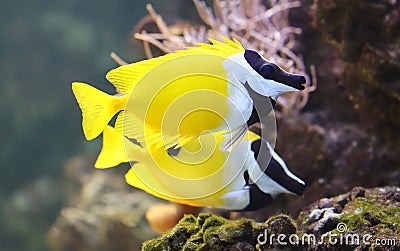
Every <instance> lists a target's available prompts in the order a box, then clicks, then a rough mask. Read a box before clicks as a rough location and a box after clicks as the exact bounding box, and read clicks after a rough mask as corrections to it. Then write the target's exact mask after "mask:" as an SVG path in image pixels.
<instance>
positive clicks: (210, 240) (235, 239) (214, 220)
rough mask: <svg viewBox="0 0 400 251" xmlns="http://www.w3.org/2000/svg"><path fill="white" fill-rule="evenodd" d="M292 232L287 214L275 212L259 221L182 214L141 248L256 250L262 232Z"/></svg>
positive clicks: (274, 244) (294, 230) (205, 214)
mask: <svg viewBox="0 0 400 251" xmlns="http://www.w3.org/2000/svg"><path fill="white" fill-rule="evenodd" d="M264 231H266V233H267V234H268V235H271V234H275V235H279V234H287V235H289V234H295V233H296V231H297V229H296V224H295V222H294V221H293V219H292V218H290V216H287V215H277V216H274V217H271V218H270V219H268V220H267V221H265V222H263V223H259V222H255V221H254V220H252V219H246V218H241V219H237V220H228V219H225V218H223V217H221V216H218V215H215V214H211V213H200V214H199V215H198V217H197V218H196V217H195V216H193V215H185V216H184V217H183V218H182V219H181V220H180V221H179V223H178V224H177V225H176V226H175V227H173V228H172V229H171V230H169V231H168V232H166V233H165V234H163V235H162V236H160V237H158V238H155V239H152V240H148V241H146V242H144V243H143V247H142V250H144V251H146V250H187V251H189V250H256V249H258V250H260V249H262V248H267V247H271V246H278V244H276V243H272V244H271V245H270V246H260V245H259V244H258V243H257V239H258V236H259V235H260V234H264Z"/></svg>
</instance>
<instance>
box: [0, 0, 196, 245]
mask: <svg viewBox="0 0 400 251" xmlns="http://www.w3.org/2000/svg"><path fill="white" fill-rule="evenodd" d="M147 2H149V3H152V4H153V6H154V7H155V8H156V10H158V11H159V12H162V13H163V14H166V15H164V17H165V18H166V19H167V20H174V19H175V18H178V17H177V16H174V15H175V14H176V13H186V15H188V12H187V11H183V10H184V9H185V8H187V7H186V6H187V5H189V6H192V5H193V4H192V2H191V1H185V3H184V1H182V0H180V1H163V0H158V1H156V0H154V1H143V0H135V1H133V0H113V1H111V0H109V1H96V0H85V1H78V0H69V1H60V0H51V1H50V0H36V1H21V0H17V1H7V2H4V3H2V7H1V8H0V27H1V29H0V30H1V35H0V36H1V38H0V50H1V56H0V66H1V77H2V78H1V92H0V102H1V105H0V109H1V114H0V115H1V134H0V137H1V145H0V147H1V150H0V163H1V176H0V187H1V193H0V250H7V251H11V250H30V251H33V250H46V246H45V234H46V232H47V231H48V229H49V227H50V226H51V224H52V223H53V222H54V220H55V219H56V217H57V215H58V213H59V210H60V209H61V207H62V206H63V205H64V203H65V202H64V201H63V199H64V198H63V196H62V195H63V191H60V189H61V188H60V187H58V186H57V183H58V180H59V179H60V178H61V175H62V168H63V166H64V164H65V162H66V161H67V160H68V159H69V158H71V157H72V156H74V155H76V154H78V153H84V154H93V155H94V156H95V154H97V152H98V151H99V149H100V142H99V140H96V142H95V143H92V142H86V141H85V140H84V137H83V133H82V129H81V115H80V110H79V108H78V105H77V103H76V102H75V99H74V97H73V95H72V91H71V83H72V82H73V81H82V82H87V83H91V84H93V85H95V86H97V87H99V88H100V89H102V90H105V91H111V90H112V86H111V85H109V84H108V83H107V81H106V80H105V77H104V76H105V73H106V72H107V71H108V70H109V69H111V68H113V67H115V66H116V63H115V62H114V61H113V60H112V59H111V58H110V57H109V54H110V52H111V51H115V52H116V53H117V54H118V55H120V56H121V57H123V58H124V59H125V60H127V61H130V62H131V61H136V60H139V59H142V58H144V53H143V51H142V49H141V48H140V47H139V46H137V45H134V44H133V43H132V38H131V35H132V33H133V32H134V26H135V24H137V22H138V21H139V20H140V19H141V18H143V17H144V16H145V15H147V11H146V8H145V3H147Z"/></svg>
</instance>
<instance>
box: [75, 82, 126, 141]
mask: <svg viewBox="0 0 400 251" xmlns="http://www.w3.org/2000/svg"><path fill="white" fill-rule="evenodd" d="M72 91H73V92H74V95H75V98H76V100H77V101H78V104H79V107H80V108H81V110H82V127H83V132H84V134H85V137H86V139H88V140H92V139H94V138H96V137H97V136H99V135H100V133H101V132H102V131H103V129H104V127H105V126H106V125H107V124H108V122H110V120H111V118H112V117H113V116H114V115H115V114H116V113H117V112H119V111H120V110H122V109H124V107H125V103H126V99H127V96H121V97H115V96H111V95H109V94H107V93H104V92H102V91H100V90H98V89H96V88H94V87H92V86H90V85H88V84H84V83H78V82H74V83H72Z"/></svg>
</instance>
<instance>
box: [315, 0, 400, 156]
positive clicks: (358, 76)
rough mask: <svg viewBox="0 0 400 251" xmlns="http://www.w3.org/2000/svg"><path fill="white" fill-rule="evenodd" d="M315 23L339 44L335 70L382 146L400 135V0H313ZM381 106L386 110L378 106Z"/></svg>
mask: <svg viewBox="0 0 400 251" xmlns="http://www.w3.org/2000/svg"><path fill="white" fill-rule="evenodd" d="M313 9H314V15H315V16H314V18H315V20H314V22H315V25H316V28H317V29H319V30H320V31H321V33H322V36H323V37H324V38H325V40H326V41H328V42H329V43H330V44H332V45H334V46H335V47H336V48H338V50H339V53H340V57H341V59H342V60H343V62H344V69H343V72H340V73H339V74H338V77H339V79H340V84H341V85H342V86H344V87H345V89H346V91H347V95H348V101H350V102H351V103H352V104H353V109H354V110H355V111H356V112H357V113H358V114H359V116H360V119H361V121H362V122H363V123H365V125H366V126H367V127H368V129H369V132H370V133H371V134H372V135H374V136H375V137H377V139H378V141H379V143H381V147H382V145H383V146H384V147H385V149H384V150H383V152H386V151H387V149H390V148H392V147H397V144H396V143H394V144H393V142H398V141H399V139H400V135H399V134H398V133H397V130H398V128H400V110H399V109H398V107H399V105H400V89H399V83H400V77H399V74H398V72H399V71H400V57H399V55H400V35H399V32H398V30H399V28H400V18H399V12H400V3H399V2H398V1H379V2H377V1H345V0H341V1H333V0H324V1H315V3H314V6H313ZM383 108H384V109H385V110H384V111H383V110H382V109H383Z"/></svg>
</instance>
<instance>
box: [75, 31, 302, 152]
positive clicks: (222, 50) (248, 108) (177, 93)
mask: <svg viewBox="0 0 400 251" xmlns="http://www.w3.org/2000/svg"><path fill="white" fill-rule="evenodd" d="M224 40H225V43H222V42H219V41H215V40H211V39H210V41H211V42H212V43H213V44H199V46H198V47H188V48H187V49H186V50H180V51H176V52H174V53H170V54H167V55H165V56H161V57H157V58H153V59H148V60H144V61H140V62H137V63H133V64H128V65H123V66H120V67H118V68H116V69H113V70H111V71H110V72H108V74H107V75H106V77H107V79H108V80H109V81H110V82H111V83H112V84H113V85H114V86H115V87H116V88H117V89H118V91H119V92H121V93H122V95H119V96H110V95H107V94H105V93H103V92H101V91H99V90H97V89H95V88H93V87H91V86H89V85H86V84H84V83H73V86H72V88H73V91H74V94H75V97H76V99H77V101H78V103H79V105H80V107H81V109H82V116H83V122H82V124H83V130H84V133H85V136H86V138H87V139H89V140H90V139H93V138H95V137H97V136H98V135H99V134H100V133H101V132H102V131H103V129H104V128H105V126H106V125H107V124H108V122H109V121H110V119H111V118H112V117H113V116H114V115H115V114H116V113H118V112H119V111H122V110H124V113H121V114H120V115H119V117H118V119H117V124H116V128H119V129H120V130H121V132H122V134H123V135H125V136H128V137H129V138H135V139H137V140H138V141H139V142H146V144H152V143H155V142H158V143H157V144H159V145H158V146H161V145H162V146H165V147H166V148H169V147H170V146H174V145H176V146H177V147H179V146H182V145H184V144H186V143H187V142H188V141H190V140H192V139H193V138H196V137H198V136H199V135H200V134H201V133H203V132H205V131H207V132H218V131H221V130H229V132H230V134H229V135H231V139H233V140H231V141H236V140H237V139H239V138H240V137H241V136H242V135H243V134H244V133H245V131H246V128H247V124H246V123H247V121H248V120H249V118H250V116H251V114H252V111H253V100H252V99H251V97H250V95H249V93H248V91H247V90H246V88H245V83H248V84H249V85H250V87H251V88H253V89H254V90H255V91H256V92H257V93H260V94H261V95H264V96H268V97H271V98H272V99H274V100H275V99H276V98H277V97H278V96H279V95H280V94H282V93H284V92H288V91H296V90H298V89H300V87H299V86H301V84H302V83H301V82H302V79H301V80H298V79H295V80H293V76H295V75H290V74H289V75H288V74H286V75H285V74H283V75H282V74H278V73H279V72H281V71H279V70H280V69H279V70H277V69H278V68H279V67H278V68H274V67H263V66H264V65H265V64H262V62H264V61H263V59H262V57H261V56H260V57H257V55H259V54H257V53H256V54H257V55H256V56H254V55H253V53H255V52H253V51H248V50H245V49H244V48H243V47H242V45H241V44H240V43H239V42H238V41H237V40H233V41H231V40H229V39H227V38H224ZM260 63H261V65H260ZM282 76H283V77H282ZM287 76H289V77H287ZM266 77H267V78H266ZM268 78H269V79H268ZM288 79H289V80H290V81H289V80H288ZM279 81H280V82H279ZM299 81H300V82H299ZM288 83H289V84H288ZM160 137H162V138H163V139H164V141H157V140H156V139H158V138H160ZM160 144H161V145H160ZM232 144H233V143H232V142H228V143H227V145H226V146H224V147H223V148H224V149H227V148H228V147H229V146H231V145H232Z"/></svg>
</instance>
